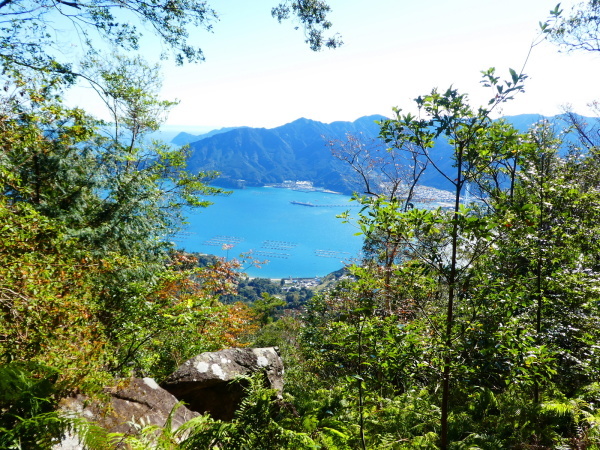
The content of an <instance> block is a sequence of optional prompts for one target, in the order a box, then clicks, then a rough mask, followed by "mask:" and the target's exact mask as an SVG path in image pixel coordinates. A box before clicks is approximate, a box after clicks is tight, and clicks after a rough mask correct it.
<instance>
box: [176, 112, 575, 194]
mask: <svg viewBox="0 0 600 450" xmlns="http://www.w3.org/2000/svg"><path fill="white" fill-rule="evenodd" d="M384 118H385V117H383V116H379V115H375V116H366V117H361V118H360V119H358V120H356V121H354V122H333V123H330V124H324V123H322V122H317V121H314V120H309V119H304V118H302V119H298V120H295V121H294V122H291V123H288V124H286V125H283V126H280V127H277V128H272V129H265V128H249V127H242V128H234V129H229V130H228V129H221V130H214V131H213V132H210V133H207V134H204V135H197V136H194V135H190V134H187V133H180V135H178V138H179V137H180V138H181V139H180V142H184V141H187V142H185V143H190V142H191V143H190V147H191V150H192V153H191V157H190V160H189V161H188V167H189V170H191V171H205V170H216V171H218V172H220V174H221V175H220V177H219V178H218V179H217V180H215V182H214V184H216V185H218V186H223V187H230V188H231V187H233V188H239V187H244V186H263V185H265V184H273V183H282V182H283V181H285V180H293V181H296V180H306V181H311V182H313V184H314V185H315V186H320V187H324V188H327V189H331V190H334V191H339V192H344V193H351V192H352V191H353V190H355V189H357V186H356V185H352V184H351V182H350V181H348V180H350V179H352V178H353V177H352V176H350V171H351V168H350V167H349V166H348V165H347V164H345V163H342V162H341V161H339V160H337V159H336V158H335V157H333V156H332V155H331V152H330V149H329V148H328V147H327V145H326V144H327V141H328V140H332V139H339V140H344V139H345V138H346V135H347V134H348V133H350V134H359V133H362V134H363V135H364V136H365V137H366V138H375V137H377V136H378V134H379V126H378V125H377V124H376V123H375V122H376V121H377V120H382V119H384ZM505 119H506V120H507V121H509V122H510V123H512V124H513V125H514V126H515V127H516V128H517V129H519V130H521V131H525V130H527V129H528V128H529V127H530V126H531V125H532V124H534V123H536V122H538V121H540V120H542V119H547V120H549V121H550V122H552V123H554V124H556V129H557V130H560V129H563V128H564V127H565V123H564V121H563V120H561V116H555V117H543V116H540V115H537V114H522V115H518V116H509V117H505ZM192 139H194V140H192ZM174 141H175V140H174ZM174 141H173V142H174ZM433 156H434V159H435V162H436V165H437V166H438V167H440V168H441V169H442V170H444V171H450V170H451V168H452V165H453V160H452V148H451V147H450V146H449V145H448V144H447V143H446V142H445V141H444V140H443V139H440V140H439V141H438V144H437V145H436V147H435V149H434V153H433ZM421 184H423V185H425V186H431V187H435V188H438V189H450V188H451V184H450V183H449V182H448V181H447V180H446V179H444V178H443V177H441V176H440V175H439V174H438V173H437V172H436V171H435V170H433V169H431V170H428V171H427V172H426V173H425V174H424V175H423V177H422V179H421Z"/></svg>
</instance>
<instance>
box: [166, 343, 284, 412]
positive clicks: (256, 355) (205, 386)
mask: <svg viewBox="0 0 600 450" xmlns="http://www.w3.org/2000/svg"><path fill="white" fill-rule="evenodd" d="M259 371H264V372H265V375H266V379H267V380H266V381H267V383H268V384H267V386H266V387H268V388H271V389H275V390H276V391H277V392H278V396H281V394H282V392H283V362H282V360H281V357H280V356H279V352H278V349H277V347H267V348H231V349H227V350H221V351H219V352H207V353H202V354H200V355H198V356H196V357H194V358H192V359H190V360H188V361H186V362H185V363H183V364H182V365H181V366H179V368H178V369H177V370H176V371H175V372H174V373H173V374H171V375H170V376H169V377H168V378H167V379H166V380H165V381H164V382H163V383H162V387H163V388H165V389H166V390H167V391H169V392H170V393H171V394H173V395H174V396H175V397H177V398H178V399H180V400H183V401H184V402H185V403H186V404H187V405H188V407H189V408H190V409H191V410H193V411H196V412H199V413H201V414H203V413H206V412H208V413H209V414H210V415H211V416H212V417H213V418H215V419H221V420H231V419H233V416H234V413H235V411H236V409H237V408H238V406H239V405H240V402H241V401H242V399H243V398H244V395H245V393H244V388H245V387H246V385H247V383H244V382H243V381H242V382H232V381H233V380H234V379H235V378H236V377H238V376H240V375H252V374H253V373H256V372H259Z"/></svg>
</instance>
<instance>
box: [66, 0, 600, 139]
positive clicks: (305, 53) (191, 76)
mask: <svg viewBox="0 0 600 450" xmlns="http://www.w3.org/2000/svg"><path fill="white" fill-rule="evenodd" d="M211 3H212V6H213V7H214V8H215V9H216V10H217V12H219V14H220V21H219V22H217V23H215V26H214V32H213V33H208V32H206V31H201V30H198V31H194V32H193V33H192V36H193V42H194V44H196V45H200V46H201V47H202V48H203V50H204V53H205V56H206V61H205V62H204V63H201V64H194V65H189V64H188V65H185V66H183V67H175V66H174V65H173V64H170V63H163V69H164V85H163V92H162V94H163V96H164V97H165V98H168V99H174V98H176V99H179V101H180V104H179V106H177V107H176V108H175V109H173V111H172V112H171V114H170V117H169V119H168V121H167V124H168V125H172V126H182V127H186V128H189V127H198V129H205V127H208V128H218V127H225V126H241V125H247V126H253V127H266V128H271V127H275V126H279V125H282V124H284V123H287V122H290V121H292V120H295V119H297V118H299V117H306V118H309V119H314V120H319V121H322V122H332V121H336V120H355V119H356V118H358V117H360V116H363V115H368V114H389V113H390V111H391V108H392V107H393V106H398V107H401V108H403V109H405V110H410V109H411V108H413V105H412V100H411V99H413V98H415V97H416V96H418V95H421V94H425V93H427V92H429V91H430V90H431V88H433V87H439V88H446V87H448V86H450V85H454V86H455V87H457V88H459V89H460V90H461V91H463V92H468V93H469V94H470V98H471V100H472V102H473V103H474V104H481V103H485V100H486V99H487V97H488V95H489V93H488V92H487V91H486V90H485V89H484V88H482V87H481V86H480V85H479V80H480V71H481V70H484V69H487V68H488V67H491V66H494V67H496V68H497V71H498V72H499V73H500V74H506V75H507V76H508V68H509V67H511V68H514V69H515V70H517V71H519V70H520V69H521V67H522V66H523V64H524V63H525V60H526V56H527V53H528V52H529V48H530V45H531V43H532V42H533V41H534V40H536V38H537V37H538V34H539V27H538V22H539V21H541V20H544V19H545V18H546V17H547V16H548V12H549V10H550V9H552V8H554V6H555V4H556V0H554V1H548V0H503V1H502V2H498V1H491V0H453V1H447V0H418V1H413V0H369V1H366V0H329V4H330V5H331V7H332V8H333V12H332V13H331V15H330V19H331V21H332V22H333V25H334V29H335V31H338V32H339V33H340V34H341V35H342V38H343V40H344V42H345V45H344V46H343V47H342V48H340V49H337V50H324V51H322V52H318V53H315V52H311V51H310V49H309V48H308V46H307V45H306V44H305V43H304V42H303V40H304V39H303V35H302V32H301V31H300V30H294V27H293V24H291V23H283V24H278V23H277V22H276V21H275V20H274V19H272V18H271V16H270V9H271V7H272V6H274V5H275V4H276V3H277V0H251V1H249V0H228V1H219V0H214V1H213V2H211ZM572 4H573V2H572V1H569V2H563V5H564V6H565V7H567V8H568V7H569V5H572ZM149 47H150V49H149ZM151 47H152V45H150V46H146V47H145V48H146V50H145V54H146V56H147V57H148V58H150V59H152V57H153V56H155V53H157V52H156V51H154V52H153V51H152V48H151ZM154 50H155V49H154ZM598 69H600V60H599V59H598V57H597V56H594V55H592V54H589V53H579V54H565V53H560V52H559V50H558V49H557V48H556V47H555V46H553V45H551V44H549V43H546V42H543V43H541V44H539V45H537V46H536V47H535V48H534V49H533V50H532V52H531V55H530V58H529V61H528V62H527V65H526V67H525V70H524V71H525V73H527V74H528V75H529V80H528V81H527V83H526V93H525V94H520V95H519V96H518V97H517V98H516V99H515V100H513V101H512V102H510V103H509V104H507V105H506V106H504V107H503V110H502V111H501V112H502V114H504V115H513V114H521V113H540V114H545V115H552V114H557V113H560V112H561V108H562V106H563V105H565V104H572V105H573V107H574V108H575V109H576V110H577V111H579V112H581V113H583V114H586V113H587V110H586V108H585V105H586V104H587V103H589V102H590V101H592V100H594V99H599V98H600V92H599V89H600V84H599V83H597V78H598V73H599V70H598ZM78 98H80V99H81V100H80V101H81V102H85V101H87V102H89V105H88V106H91V108H92V109H94V108H98V107H97V106H94V103H93V101H92V100H91V99H89V98H88V97H87V96H86V95H79V96H78ZM97 112H98V114H101V113H100V110H99V108H98V109H97Z"/></svg>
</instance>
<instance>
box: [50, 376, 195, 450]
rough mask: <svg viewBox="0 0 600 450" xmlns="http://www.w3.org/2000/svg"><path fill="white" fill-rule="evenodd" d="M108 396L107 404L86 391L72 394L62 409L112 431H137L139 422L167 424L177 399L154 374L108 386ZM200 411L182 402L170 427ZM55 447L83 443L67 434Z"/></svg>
mask: <svg viewBox="0 0 600 450" xmlns="http://www.w3.org/2000/svg"><path fill="white" fill-rule="evenodd" d="M106 392H107V394H108V395H109V400H108V402H107V403H106V404H105V405H101V404H99V403H91V404H88V403H89V401H88V398H87V397H86V396H84V395H77V396H76V397H69V398H66V399H63V400H62V401H61V405H60V406H61V409H62V410H63V411H65V412H66V413H67V414H72V415H75V416H78V417H83V418H85V419H87V420H89V421H91V422H94V423H96V424H98V425H100V426H101V427H102V428H104V429H105V430H106V431H108V432H109V433H115V432H118V433H124V434H136V433H137V431H138V430H137V429H136V427H135V425H134V424H137V425H142V426H145V425H159V426H161V427H162V426H164V425H165V423H166V421H167V418H168V416H169V414H170V413H171V410H172V409H173V407H174V406H175V405H176V404H177V402H178V400H177V399H176V398H175V397H174V396H173V395H171V394H170V393H169V392H167V391H166V390H164V389H162V388H161V387H160V386H159V385H158V384H157V383H156V381H154V380H153V379H152V378H143V379H142V378H131V379H128V380H124V381H122V382H121V383H119V385H118V386H117V387H114V388H110V389H106ZM198 415H199V414H198V413H196V412H193V411H190V410H189V409H188V408H186V407H185V406H183V405H181V406H179V407H178V409H177V410H176V411H175V413H174V414H173V417H172V419H171V429H172V430H173V431H174V430H176V429H177V428H179V427H180V426H181V425H182V424H183V423H185V422H187V421H188V420H190V419H192V418H194V417H197V416H198ZM54 448H55V449H56V450H59V449H60V450H76V449H81V448H83V446H82V445H81V444H80V442H79V439H78V437H77V436H75V435H72V434H71V435H68V436H65V438H64V439H63V441H62V442H61V443H60V444H58V445H56V446H55V447H54Z"/></svg>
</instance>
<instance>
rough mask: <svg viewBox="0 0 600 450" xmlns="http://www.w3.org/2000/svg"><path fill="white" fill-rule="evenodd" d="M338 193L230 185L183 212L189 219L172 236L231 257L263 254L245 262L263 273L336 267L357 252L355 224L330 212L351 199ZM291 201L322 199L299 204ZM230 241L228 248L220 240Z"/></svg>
mask: <svg viewBox="0 0 600 450" xmlns="http://www.w3.org/2000/svg"><path fill="white" fill-rule="evenodd" d="M349 200H350V198H349V197H347V196H343V195H338V194H328V193H322V192H300V191H294V190H291V189H279V188H268V187H262V188H248V189H239V190H234V191H233V193H232V194H231V195H230V196H227V197H215V198H211V201H213V202H214V205H212V206H209V207H208V208H205V209H202V210H195V211H192V212H191V213H190V214H189V215H188V222H189V225H188V227H187V229H186V230H185V232H184V233H182V234H181V235H178V236H177V237H176V239H175V241H176V244H177V246H178V247H180V248H184V249H185V250H187V251H193V252H201V253H210V254H213V255H217V256H222V257H226V258H228V259H232V258H234V257H237V256H238V255H239V254H240V253H244V252H249V251H252V254H253V256H254V257H255V258H257V259H259V260H268V261H269V262H268V263H267V264H264V265H263V266H261V267H260V268H255V267H249V268H245V270H244V272H245V273H247V274H248V275H249V276H254V277H264V278H286V277H294V278H300V277H317V276H323V275H327V274H328V273H331V272H333V271H335V270H338V269H341V268H342V267H343V266H344V265H345V264H347V263H350V262H351V261H352V260H353V259H356V258H357V257H358V256H359V253H360V249H361V246H362V238H361V237H360V236H356V235H354V234H355V233H356V232H357V229H356V228H355V227H353V226H352V225H350V224H344V223H342V220H341V219H338V218H336V215H337V214H340V213H342V212H344V211H346V210H350V211H351V212H353V213H354V214H355V213H356V212H357V210H358V209H357V207H356V203H355V202H349ZM291 201H297V202H304V203H312V204H315V205H322V206H319V207H309V206H301V205H295V204H292V203H290V202H291ZM224 244H225V245H227V246H232V247H231V248H230V249H229V250H227V249H224V248H223V246H224Z"/></svg>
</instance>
